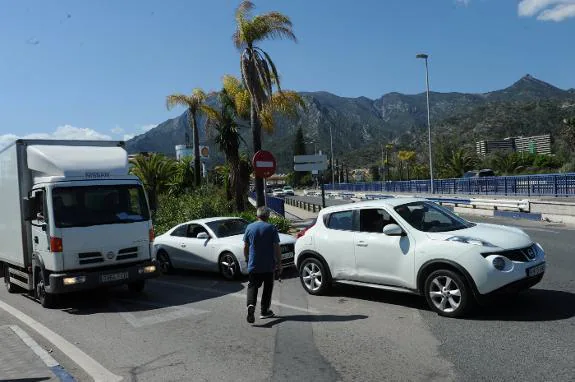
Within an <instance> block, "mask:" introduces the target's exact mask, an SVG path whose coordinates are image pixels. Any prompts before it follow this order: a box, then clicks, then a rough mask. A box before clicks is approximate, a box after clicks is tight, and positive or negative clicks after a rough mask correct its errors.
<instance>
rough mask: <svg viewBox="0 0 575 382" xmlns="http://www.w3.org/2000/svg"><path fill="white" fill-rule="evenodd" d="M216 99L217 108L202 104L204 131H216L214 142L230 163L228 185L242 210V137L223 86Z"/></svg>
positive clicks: (233, 109)
mask: <svg viewBox="0 0 575 382" xmlns="http://www.w3.org/2000/svg"><path fill="white" fill-rule="evenodd" d="M218 99H219V104H220V109H219V110H218V109H215V108H213V107H211V106H208V105H203V106H202V111H203V112H204V114H205V115H206V116H207V120H206V131H209V130H212V131H215V132H216V135H215V143H216V144H217V145H218V147H219V149H220V151H222V152H223V153H224V155H225V157H226V162H228V163H229V165H230V186H231V189H232V190H233V199H234V201H235V208H236V210H237V211H244V210H245V206H246V203H245V201H246V195H244V194H243V193H242V189H243V187H242V182H241V179H240V175H241V169H240V164H241V163H240V154H239V147H240V141H241V139H242V138H241V136H240V133H239V130H238V129H239V124H238V120H237V114H238V113H237V109H236V105H235V102H234V99H233V98H232V97H231V96H230V94H229V93H228V91H227V90H226V89H225V88H224V89H222V91H220V93H219V94H218ZM248 181H249V180H248Z"/></svg>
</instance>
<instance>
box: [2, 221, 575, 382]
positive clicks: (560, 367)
mask: <svg viewBox="0 0 575 382" xmlns="http://www.w3.org/2000/svg"><path fill="white" fill-rule="evenodd" d="M473 220H475V221H478V220H479V219H476V218H474V219H473ZM481 220H483V221H486V220H487V221H489V222H497V223H499V222H501V223H505V224H512V225H520V226H522V227H523V228H524V229H525V230H526V231H527V232H528V233H529V234H530V235H532V237H533V238H534V239H535V240H536V241H538V242H540V243H541V244H542V245H543V247H544V248H545V250H546V252H547V261H548V270H547V273H546V275H545V277H544V279H543V281H542V282H541V283H540V284H538V285H537V286H536V287H534V288H533V289H532V290H529V291H527V292H524V293H523V294H521V295H519V296H516V297H514V298H512V299H511V298H509V299H505V300H501V301H496V302H494V303H493V304H492V305H490V306H488V307H485V308H480V309H477V310H476V311H475V312H474V314H473V315H472V316H470V317H468V318H465V319H447V318H443V317H439V316H437V315H436V314H434V313H432V312H431V311H429V310H428V309H427V307H426V304H425V301H424V300H423V298H420V297H417V296H411V295H404V294H397V293H391V292H384V291H379V290H372V289H367V288H360V287H349V286H345V287H344V286H339V287H336V288H334V290H333V293H331V294H330V295H329V296H320V297H315V296H310V295H307V294H306V293H305V292H304V291H303V289H302V287H301V285H300V283H299V279H298V278H297V277H296V275H295V274H294V273H293V272H292V273H287V274H285V275H284V280H283V281H282V282H281V283H276V285H275V290H274V304H273V306H272V309H274V311H275V312H276V313H277V314H278V315H279V317H277V318H275V319H271V320H259V319H256V324H255V325H254V326H251V325H249V324H247V323H246V321H245V313H246V311H245V292H246V282H245V281H242V282H226V281H223V280H222V279H221V278H220V277H219V276H218V275H212V274H200V273H197V272H179V273H177V274H175V275H170V276H165V277H162V278H160V279H157V280H154V281H152V282H150V283H149V285H148V288H147V290H146V292H145V294H143V295H141V296H134V295H131V294H130V293H128V291H127V290H126V289H123V288H118V289H112V290H109V291H108V292H94V293H90V294H80V295H71V296H68V297H67V298H65V299H64V300H63V302H62V306H61V307H60V308H59V309H54V310H45V309H43V308H42V307H41V306H40V305H39V304H37V303H36V302H35V301H32V300H30V299H28V298H26V297H25V296H22V295H8V294H7V293H6V291H5V290H4V289H3V288H1V290H0V301H4V302H5V303H7V304H9V305H10V306H12V307H14V308H16V309H18V310H20V311H21V312H23V313H25V314H26V315H28V316H30V317H33V318H34V319H35V320H37V321H38V322H40V323H42V324H43V325H45V326H46V327H48V328H49V329H51V330H52V331H54V332H55V333H57V334H59V335H61V336H62V337H64V338H65V339H66V340H67V341H68V342H69V343H71V344H73V345H74V346H75V347H77V348H78V349H79V350H81V351H83V352H84V353H86V354H87V355H89V356H90V357H92V358H93V359H94V360H96V361H97V362H99V363H100V364H101V365H102V366H103V367H104V368H106V369H107V370H108V371H110V372H111V373H113V374H115V375H118V376H121V377H123V378H124V380H126V381H158V380H162V381H190V380H193V381H215V380H217V381H298V380H314V381H384V380H393V381H400V380H409V381H430V380H431V381H443V380H457V381H493V380H530V381H544V380H545V381H551V380H552V381H571V380H573V379H574V378H573V377H574V376H575V352H574V351H573V346H574V344H575V342H574V339H575V318H574V316H575V256H574V255H573V251H572V243H573V239H572V237H573V235H574V234H575V230H574V229H573V228H569V227H565V226H560V225H551V224H544V223H541V222H523V221H521V222H519V221H510V220H501V219H481ZM4 324H18V325H20V326H21V327H22V328H24V329H27V331H28V332H29V333H30V334H33V337H34V338H35V339H36V340H37V342H38V343H39V344H40V345H41V346H43V347H44V348H46V349H49V350H50V353H51V355H52V356H53V357H54V358H56V359H57V360H58V361H59V362H60V363H61V364H62V366H64V367H65V368H66V369H67V370H68V371H69V372H71V374H73V375H74V376H75V377H76V378H77V379H78V380H80V381H84V380H90V378H89V376H88V374H87V373H86V372H85V371H84V370H83V368H82V366H83V365H81V364H77V363H76V362H75V361H73V359H75V360H77V359H79V358H78V355H77V354H76V353H75V352H74V351H72V352H68V353H66V352H63V351H61V350H60V349H59V348H57V347H54V346H53V345H52V344H51V343H50V342H48V341H47V340H46V339H44V338H43V337H42V336H41V335H38V334H37V333H34V332H33V331H32V330H30V329H29V328H28V327H27V326H26V325H24V324H23V323H22V322H20V321H18V320H17V319H16V318H14V317H12V316H10V315H8V314H6V312H4V311H3V310H1V309H0V325H4ZM1 361H2V360H0V367H2V366H1V364H2V362H1Z"/></svg>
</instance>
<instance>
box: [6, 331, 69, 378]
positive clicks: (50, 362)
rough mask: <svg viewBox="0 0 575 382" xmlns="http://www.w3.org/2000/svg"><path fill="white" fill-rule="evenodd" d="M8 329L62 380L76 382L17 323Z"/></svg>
mask: <svg viewBox="0 0 575 382" xmlns="http://www.w3.org/2000/svg"><path fill="white" fill-rule="evenodd" d="M9 327H10V329H12V331H13V332H14V333H15V334H16V335H17V336H18V337H20V339H21V340H22V342H24V343H25V344H26V345H27V346H28V347H29V348H30V350H32V351H33V352H34V353H35V354H36V355H37V356H38V357H39V358H40V359H41V360H42V361H43V362H44V364H45V365H46V366H47V367H48V369H50V371H51V372H52V373H53V374H54V375H55V376H56V377H58V379H59V380H60V381H62V382H76V379H74V377H73V376H72V375H71V374H70V373H68V372H67V371H66V369H64V368H63V367H62V366H61V365H60V364H59V363H58V362H57V361H56V360H55V359H54V358H53V357H52V356H51V355H50V354H48V352H47V351H46V350H44V349H43V348H42V347H41V346H40V345H38V343H37V342H36V341H34V339H33V338H32V337H30V336H29V335H28V333H26V332H25V331H24V330H23V329H21V328H20V327H19V326H17V325H10V326H9Z"/></svg>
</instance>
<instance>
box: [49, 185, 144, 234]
mask: <svg viewBox="0 0 575 382" xmlns="http://www.w3.org/2000/svg"><path fill="white" fill-rule="evenodd" d="M52 202H53V205H54V220H55V224H56V227H58V228H67V227H88V226H93V225H103V224H121V223H134V222H141V221H146V220H149V219H150V214H149V212H148V205H147V203H146V197H145V195H144V190H143V189H142V187H141V186H138V185H113V186H85V187H58V188H55V189H54V190H53V191H52Z"/></svg>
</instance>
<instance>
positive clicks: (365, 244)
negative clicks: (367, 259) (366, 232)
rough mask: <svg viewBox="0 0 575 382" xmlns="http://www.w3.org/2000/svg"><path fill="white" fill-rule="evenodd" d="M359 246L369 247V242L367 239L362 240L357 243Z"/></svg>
mask: <svg viewBox="0 0 575 382" xmlns="http://www.w3.org/2000/svg"><path fill="white" fill-rule="evenodd" d="M357 246H358V247H367V243H366V242H365V241H360V242H358V243H357Z"/></svg>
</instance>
